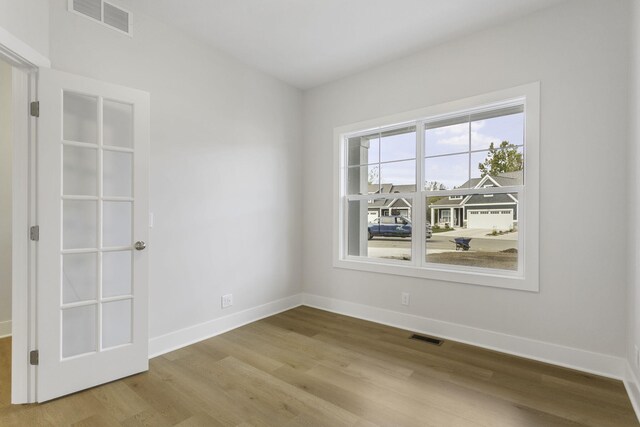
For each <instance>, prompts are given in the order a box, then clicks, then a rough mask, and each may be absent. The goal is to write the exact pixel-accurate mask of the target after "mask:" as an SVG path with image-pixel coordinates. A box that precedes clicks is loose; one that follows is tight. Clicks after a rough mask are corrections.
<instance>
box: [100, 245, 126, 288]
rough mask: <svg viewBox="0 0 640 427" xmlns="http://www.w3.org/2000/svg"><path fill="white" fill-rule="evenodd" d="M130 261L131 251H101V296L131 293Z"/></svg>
mask: <svg viewBox="0 0 640 427" xmlns="http://www.w3.org/2000/svg"><path fill="white" fill-rule="evenodd" d="M131 262H132V259H131V251H118V252H103V254H102V296H103V297H105V298H108V297H115V296H121V295H130V294H131Z"/></svg>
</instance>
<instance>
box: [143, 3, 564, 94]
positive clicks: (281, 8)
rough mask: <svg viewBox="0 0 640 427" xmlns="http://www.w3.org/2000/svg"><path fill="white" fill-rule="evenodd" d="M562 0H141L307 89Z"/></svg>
mask: <svg viewBox="0 0 640 427" xmlns="http://www.w3.org/2000/svg"><path fill="white" fill-rule="evenodd" d="M561 1H563V0H188V1H185V0H137V1H136V3H137V4H139V6H141V7H142V10H143V11H144V12H145V13H147V14H149V15H151V16H153V17H155V18H156V19H159V20H160V21H163V22H165V23H167V24H170V25H173V26H175V27H177V28H179V29H181V30H182V31H184V32H186V33H188V34H190V35H192V36H195V37H197V38H200V39H203V40H204V41H206V42H207V43H209V44H211V45H212V46H215V47H216V48H218V49H220V50H222V51H225V52H227V53H229V54H230V55H232V56H234V57H236V58H238V59H239V60H241V61H242V62H244V63H246V64H249V65H252V66H254V67H256V68H258V69H260V70H263V71H265V72H267V73H269V74H271V75H273V76H275V77H277V78H279V79H281V80H283V81H285V82H287V83H290V84H292V85H294V86H296V87H299V88H301V89H307V88H310V87H313V86H317V85H319V84H322V83H326V82H329V81H332V80H335V79H338V78H341V77H344V76H346V75H349V74H351V73H354V72H357V71H361V70H364V69H366V68H368V67H372V66H375V65H378V64H382V63H384V62H387V61H390V60H393V59H396V58H399V57H402V56H405V55H408V54H411V53H413V52H416V51H419V50H421V49H424V48H427V47H429V46H433V45H435V44H438V43H442V42H443V41H446V40H449V39H453V38H456V37H460V36H462V35H464V34H469V33H472V32H474V31H478V30H481V29H484V28H488V27H491V26H493V25H496V24H499V23H502V22H506V21H509V20H512V19H514V18H517V17H519V16H523V15H525V14H528V13H531V12H533V11H536V10H540V9H542V8H545V7H548V6H551V5H554V4H557V3H560V2H561Z"/></svg>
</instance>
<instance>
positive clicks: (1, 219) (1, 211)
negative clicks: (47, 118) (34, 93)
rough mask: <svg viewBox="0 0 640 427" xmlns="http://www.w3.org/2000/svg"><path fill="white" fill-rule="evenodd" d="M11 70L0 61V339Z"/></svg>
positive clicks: (6, 285) (5, 327) (7, 256)
mask: <svg viewBox="0 0 640 427" xmlns="http://www.w3.org/2000/svg"><path fill="white" fill-rule="evenodd" d="M11 105H12V103H11V66H9V65H8V64H6V63H5V62H3V61H0V337H2V336H4V335H8V334H10V333H11V206H12V202H11V194H12V192H11V182H12V180H11V171H12V167H11V166H12V165H11V155H12V154H11V153H12V150H11V144H12V143H11V116H12V113H11Z"/></svg>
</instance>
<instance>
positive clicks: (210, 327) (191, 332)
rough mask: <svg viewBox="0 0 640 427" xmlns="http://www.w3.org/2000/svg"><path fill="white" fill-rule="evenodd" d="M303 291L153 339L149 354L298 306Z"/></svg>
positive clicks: (177, 347)
mask: <svg viewBox="0 0 640 427" xmlns="http://www.w3.org/2000/svg"><path fill="white" fill-rule="evenodd" d="M302 300H303V295H302V294H296V295H292V296H290V297H286V298H282V299H279V300H276V301H272V302H268V303H266V304H263V305H259V306H257V307H252V308H248V309H246V310H243V311H239V312H237V313H232V314H229V315H228V316H223V317H218V318H217V319H212V320H209V321H207V322H204V323H200V324H197V325H193V326H189V327H188V328H184V329H180V330H178V331H174V332H170V333H168V334H165V335H161V336H159V337H154V338H151V339H150V340H149V358H150V359H151V358H154V357H157V356H161V355H163V354H165V353H168V352H170V351H173V350H177V349H179V348H182V347H186V346H188V345H191V344H195V343H197V342H200V341H203V340H206V339H208V338H211V337H215V336H216V335H220V334H223V333H225V332H229V331H231V330H233V329H236V328H239V327H241V326H244V325H247V324H249V323H252V322H255V321H257V320H260V319H264V318H265V317H269V316H273V315H274V314H278V313H282V312H283V311H287V310H290V309H292V308H296V307H298V306H300V305H301V304H302Z"/></svg>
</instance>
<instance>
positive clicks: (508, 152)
mask: <svg viewBox="0 0 640 427" xmlns="http://www.w3.org/2000/svg"><path fill="white" fill-rule="evenodd" d="M523 165H524V162H523V159H522V153H519V152H518V147H516V146H515V145H513V144H509V141H502V143H500V146H499V147H496V146H495V145H494V144H493V142H492V143H491V145H489V154H487V158H486V159H484V162H483V163H479V164H478V168H479V169H480V172H481V173H482V176H483V177H484V176H485V175H491V176H496V175H499V174H501V173H505V172H515V171H519V170H522V167H523Z"/></svg>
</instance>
